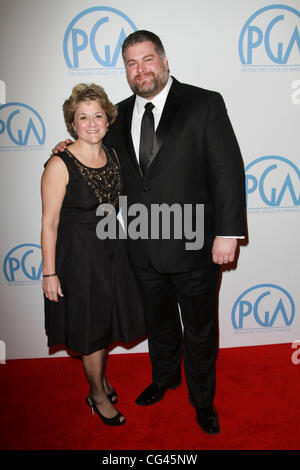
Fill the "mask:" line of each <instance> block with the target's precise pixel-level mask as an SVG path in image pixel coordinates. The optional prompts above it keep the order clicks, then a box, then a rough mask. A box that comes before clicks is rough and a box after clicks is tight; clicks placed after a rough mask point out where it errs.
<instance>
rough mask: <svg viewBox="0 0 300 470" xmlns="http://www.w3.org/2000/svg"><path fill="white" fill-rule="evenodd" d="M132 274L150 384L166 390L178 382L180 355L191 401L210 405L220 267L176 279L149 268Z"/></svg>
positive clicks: (213, 378) (179, 274) (213, 266)
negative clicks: (140, 307) (142, 312)
mask: <svg viewBox="0 0 300 470" xmlns="http://www.w3.org/2000/svg"><path fill="white" fill-rule="evenodd" d="M134 271H135V274H136V278H137V282H138V284H139V287H140V291H141V295H142V301H143V304H144V308H145V312H146V321H147V332H148V343H149V353H150V359H151V363H152V375H153V376H152V380H153V381H154V382H155V383H157V384H158V385H160V386H168V387H169V386H171V385H175V384H177V383H178V382H180V380H181V362H182V357H183V356H184V371H185V377H186V381H187V385H188V389H189V396H190V401H191V403H192V404H193V406H197V407H205V406H209V405H210V404H211V403H212V401H213V398H214V392H215V359H216V352H217V347H218V289H219V277H220V276H219V275H220V268H219V266H218V265H214V264H213V265H211V266H209V267H207V268H203V269H200V270H197V271H191V272H185V273H177V274H165V273H163V274H162V273H159V272H157V271H156V270H155V269H154V268H153V267H152V266H151V267H149V268H147V269H140V268H137V267H135V269H134ZM179 307H180V309H179ZM180 313H181V318H180ZM181 320H182V322H181ZM183 351H184V354H183Z"/></svg>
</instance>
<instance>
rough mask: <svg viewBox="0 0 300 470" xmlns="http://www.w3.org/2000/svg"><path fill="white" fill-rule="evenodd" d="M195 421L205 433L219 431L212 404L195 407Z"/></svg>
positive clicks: (216, 432) (216, 416)
mask: <svg viewBox="0 0 300 470" xmlns="http://www.w3.org/2000/svg"><path fill="white" fill-rule="evenodd" d="M196 421H197V423H198V424H199V426H200V428H201V429H202V430H203V431H204V432H206V434H218V433H219V432H220V425H219V419H218V415H217V412H216V410H215V408H214V407H213V406H206V407H205V408H196Z"/></svg>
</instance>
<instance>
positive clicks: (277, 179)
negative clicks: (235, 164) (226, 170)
mask: <svg viewBox="0 0 300 470" xmlns="http://www.w3.org/2000/svg"><path fill="white" fill-rule="evenodd" d="M245 178H246V198H247V208H248V209H263V208H273V209H274V208H276V207H277V208H279V207H284V208H291V207H300V171H299V168H298V167H297V166H296V165H295V164H294V163H293V162H291V161H290V160H288V159H287V158H284V157H281V156H275V155H269V156H264V157H260V158H257V159H256V160H254V161H253V162H251V163H249V164H248V165H247V166H246V167H245Z"/></svg>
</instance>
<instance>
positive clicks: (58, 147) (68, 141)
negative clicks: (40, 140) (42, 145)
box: [52, 139, 72, 155]
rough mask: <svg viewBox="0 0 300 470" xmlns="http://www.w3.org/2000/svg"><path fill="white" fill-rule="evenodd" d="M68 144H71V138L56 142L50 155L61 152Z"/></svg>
mask: <svg viewBox="0 0 300 470" xmlns="http://www.w3.org/2000/svg"><path fill="white" fill-rule="evenodd" d="M68 144H72V140H71V139H66V140H63V141H62V142H59V143H58V144H56V146H55V147H54V149H52V155H55V154H56V153H58V152H63V151H64V150H65V148H66V146H67V145H68Z"/></svg>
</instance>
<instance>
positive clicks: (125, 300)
mask: <svg viewBox="0 0 300 470" xmlns="http://www.w3.org/2000/svg"><path fill="white" fill-rule="evenodd" d="M105 151H106V156H107V163H106V165H105V166H104V167H101V168H97V169H95V168H89V167H87V166H85V165H83V164H82V163H81V162H80V161H79V160H77V159H76V158H75V156H74V155H72V153H71V152H70V151H69V150H67V149H66V150H65V151H64V152H61V153H59V154H58V156H59V157H60V158H61V159H62V160H63V161H64V163H65V165H66V167H67V169H68V172H69V182H68V185H67V188H66V194H65V198H64V201H63V204H62V209H61V213H60V221H59V226H58V232H57V243H56V272H57V275H58V277H59V280H60V283H61V287H62V292H63V294H64V297H62V298H61V297H59V302H58V303H56V302H53V301H49V300H48V299H46V298H45V328H46V331H47V334H48V346H49V347H52V346H55V345H65V346H67V348H69V349H71V350H73V351H76V352H79V353H81V354H90V353H92V352H95V351H97V350H98V349H102V348H104V347H107V346H109V345H110V344H112V343H114V342H126V343H128V342H132V341H134V340H135V339H137V338H140V337H141V336H143V335H144V334H145V324H144V315H143V311H142V306H141V302H140V298H139V294H138V291H137V287H136V284H135V279H134V275H133V273H132V270H131V266H130V263H129V260H128V258H127V253H126V246H125V243H126V240H124V239H123V240H122V239H104V240H101V239H99V238H98V237H97V234H96V226H97V223H98V222H99V221H100V220H101V217H99V216H97V215H96V209H97V207H98V206H99V204H101V203H103V204H105V203H108V204H112V205H113V206H114V207H115V210H116V214H117V212H118V201H119V199H118V198H119V195H120V194H121V190H122V178H121V172H120V166H119V162H118V159H117V157H116V155H115V153H114V150H113V149H110V148H107V147H105ZM112 217H113V215H112ZM102 220H103V219H102ZM118 226H119V224H118Z"/></svg>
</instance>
